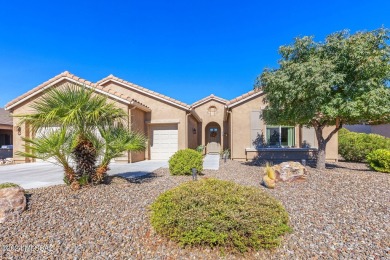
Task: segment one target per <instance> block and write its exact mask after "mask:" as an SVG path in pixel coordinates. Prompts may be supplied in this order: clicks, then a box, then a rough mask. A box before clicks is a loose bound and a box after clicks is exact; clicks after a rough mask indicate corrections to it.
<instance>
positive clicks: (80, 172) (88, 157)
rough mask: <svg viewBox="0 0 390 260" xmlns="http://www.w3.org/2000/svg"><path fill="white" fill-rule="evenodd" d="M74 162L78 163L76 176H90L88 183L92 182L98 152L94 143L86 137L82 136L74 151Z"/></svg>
mask: <svg viewBox="0 0 390 260" xmlns="http://www.w3.org/2000/svg"><path fill="white" fill-rule="evenodd" d="M73 155H74V160H75V163H76V176H77V178H80V177H82V176H88V182H90V181H91V179H92V175H93V174H94V173H95V171H96V166H95V164H96V160H97V152H96V149H95V147H94V146H93V143H92V142H91V141H89V140H88V139H87V138H85V137H84V136H80V137H79V140H78V144H77V146H76V147H75V149H74V150H73Z"/></svg>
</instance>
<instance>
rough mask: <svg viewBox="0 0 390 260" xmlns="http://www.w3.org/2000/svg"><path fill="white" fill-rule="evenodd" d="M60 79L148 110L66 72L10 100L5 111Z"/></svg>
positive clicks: (111, 91) (125, 97)
mask: <svg viewBox="0 0 390 260" xmlns="http://www.w3.org/2000/svg"><path fill="white" fill-rule="evenodd" d="M61 79H72V80H74V81H76V82H77V83H79V84H80V85H86V86H89V87H91V88H94V89H96V90H97V91H99V92H102V93H103V94H106V95H107V94H111V95H112V96H114V97H117V98H120V99H122V100H125V101H127V102H128V103H131V102H136V103H138V104H140V105H142V106H144V107H146V108H148V107H147V106H146V105H144V104H141V103H140V102H138V101H137V100H134V99H133V98H131V97H130V96H126V95H123V94H120V93H118V92H116V91H114V90H112V89H107V88H104V87H103V86H100V85H98V84H95V83H92V82H90V81H88V80H85V79H82V78H79V77H77V76H75V75H73V74H71V73H69V72H68V71H64V72H62V73H61V74H58V75H57V76H55V77H53V78H51V79H49V80H48V81H46V82H44V83H42V84H40V85H39V86H37V87H35V88H33V89H32V90H30V91H28V92H26V93H25V94H23V95H21V96H19V97H17V98H16V99H14V100H12V101H11V102H9V103H8V104H7V105H6V106H5V107H6V109H8V108H10V107H11V106H12V105H15V104H16V103H17V102H19V101H21V100H23V99H24V98H27V97H29V96H32V95H34V94H36V92H38V91H42V90H44V89H45V88H46V87H50V86H51V85H50V84H52V83H54V82H56V81H60V80H61Z"/></svg>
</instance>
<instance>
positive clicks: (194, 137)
mask: <svg viewBox="0 0 390 260" xmlns="http://www.w3.org/2000/svg"><path fill="white" fill-rule="evenodd" d="M193 129H196V133H195V134H194V132H193ZM187 134H188V148H191V149H195V148H196V147H197V146H198V135H199V131H198V122H197V121H196V120H195V118H194V117H193V116H188V133H187Z"/></svg>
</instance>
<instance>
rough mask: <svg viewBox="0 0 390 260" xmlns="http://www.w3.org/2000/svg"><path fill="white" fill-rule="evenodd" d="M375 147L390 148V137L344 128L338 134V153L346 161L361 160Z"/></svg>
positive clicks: (375, 148)
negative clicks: (350, 130)
mask: <svg viewBox="0 0 390 260" xmlns="http://www.w3.org/2000/svg"><path fill="white" fill-rule="evenodd" d="M342 130H343V129H342ZM340 131H341V130H340ZM377 149H390V138H386V137H384V136H381V135H377V134H364V133H355V132H349V131H348V130H346V129H345V130H343V131H341V132H340V134H339V154H340V155H341V156H342V157H343V158H344V159H345V160H346V161H352V162H362V161H364V160H365V159H366V157H367V155H368V154H369V153H370V152H372V151H374V150H377Z"/></svg>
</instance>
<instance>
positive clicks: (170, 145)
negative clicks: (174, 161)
mask: <svg viewBox="0 0 390 260" xmlns="http://www.w3.org/2000/svg"><path fill="white" fill-rule="evenodd" d="M151 131H152V136H151V137H152V138H151V145H150V157H151V159H152V160H168V159H169V157H171V156H172V155H173V154H174V153H175V152H176V151H177V150H178V147H179V146H178V131H177V125H155V126H152V127H151Z"/></svg>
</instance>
